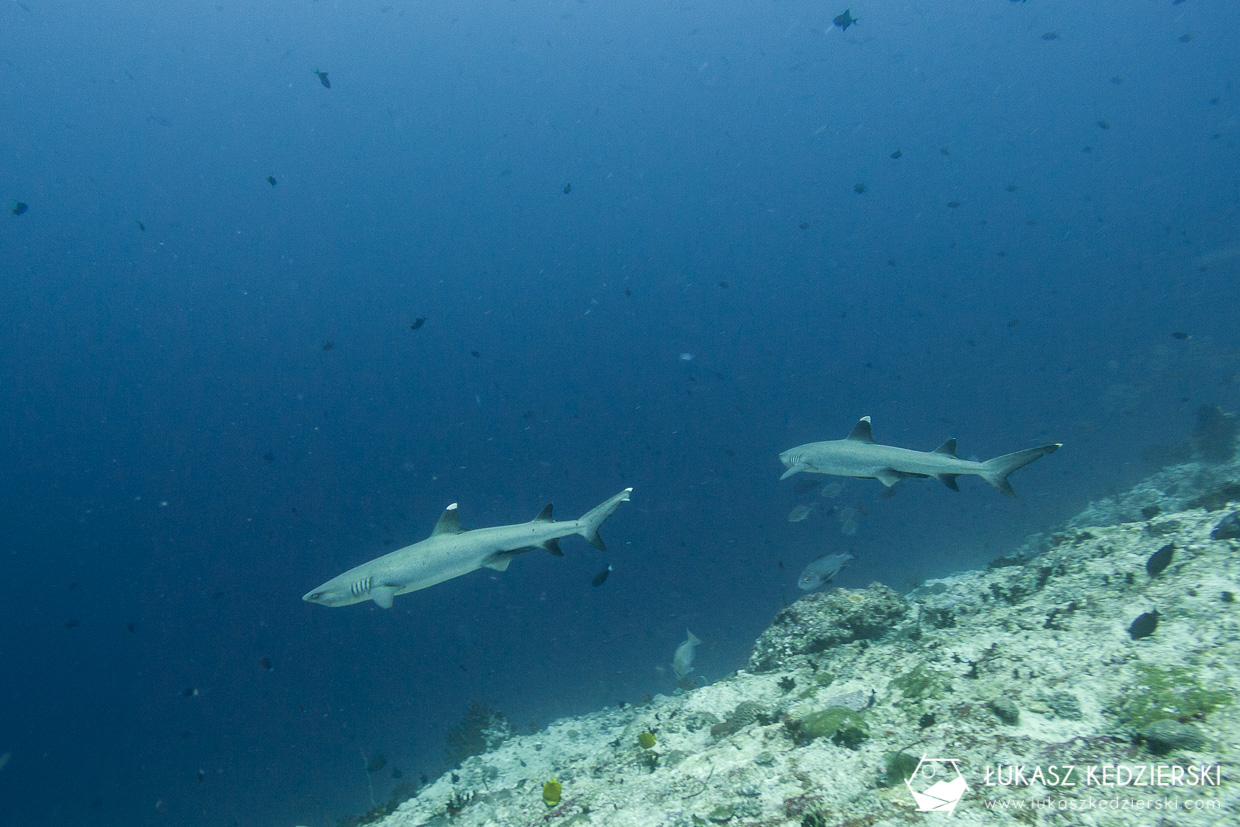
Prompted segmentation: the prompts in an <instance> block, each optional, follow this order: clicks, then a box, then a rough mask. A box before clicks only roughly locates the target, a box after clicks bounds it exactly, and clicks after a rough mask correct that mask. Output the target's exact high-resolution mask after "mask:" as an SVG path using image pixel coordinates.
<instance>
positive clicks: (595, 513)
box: [577, 488, 633, 551]
mask: <svg viewBox="0 0 1240 827" xmlns="http://www.w3.org/2000/svg"><path fill="white" fill-rule="evenodd" d="M632 492H633V489H632V488H626V489H624V490H623V491H621V492H620V493H619V494H617V495H616V496H614V497H612V498H611V499H609V500H607V501H606V502H603V503H600V504H599V505H596V506H594V508H591V509H590V510H589V511H587V512H586V513H585V514H583V515H582V517H581V519H580V520H578V521H577V522H579V523H581V528H579V529H578V530H577V533H578V534H580V535H581V536H582V537H585V538H586V540H588V541H589V542H590V545H592V546H594V547H595V548H596V549H598V550H599V551H606V550H607V546H606V545H604V544H603V538H602V537H600V536H598V527H599V526H601V525H602V524H603V521H604V520H606V519H607V518H608V517H610V516H611V515H612V514H613V513H615V510H616V509H617V508H619V507H620V503H626V502H628V501H629V494H631V493H632Z"/></svg>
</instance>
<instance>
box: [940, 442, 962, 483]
mask: <svg viewBox="0 0 1240 827" xmlns="http://www.w3.org/2000/svg"><path fill="white" fill-rule="evenodd" d="M952 442H955V440H954V439H953V440H952ZM958 476H960V475H959V474H939V475H938V477H939V482H941V483H943V484H944V485H946V486H947V487H948V488H950V489H951V490H953V491H959V490H960V486H959V485H957V484H956V477H958Z"/></svg>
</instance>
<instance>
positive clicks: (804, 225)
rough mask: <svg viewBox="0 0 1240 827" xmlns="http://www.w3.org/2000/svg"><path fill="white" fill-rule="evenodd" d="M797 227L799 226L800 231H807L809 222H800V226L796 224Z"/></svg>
mask: <svg viewBox="0 0 1240 827" xmlns="http://www.w3.org/2000/svg"><path fill="white" fill-rule="evenodd" d="M797 226H799V227H800V228H801V229H802V230H808V229H809V222H808V221H802V222H801V223H800V224H798V225H797Z"/></svg>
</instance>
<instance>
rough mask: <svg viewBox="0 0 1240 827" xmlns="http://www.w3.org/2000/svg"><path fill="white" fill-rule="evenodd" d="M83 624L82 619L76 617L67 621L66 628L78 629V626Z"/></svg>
mask: <svg viewBox="0 0 1240 827" xmlns="http://www.w3.org/2000/svg"><path fill="white" fill-rule="evenodd" d="M81 625H82V621H80V620H78V619H77V618H76V617H75V618H72V619H70V620H66V621H65V628H66V629H76V628H77V627H79V626H81Z"/></svg>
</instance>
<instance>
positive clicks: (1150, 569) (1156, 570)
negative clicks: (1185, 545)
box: [1145, 543, 1175, 577]
mask: <svg viewBox="0 0 1240 827" xmlns="http://www.w3.org/2000/svg"><path fill="white" fill-rule="evenodd" d="M1173 554H1175V543H1167V545H1165V546H1163V547H1162V548H1160V549H1159V550H1158V551H1156V552H1154V553H1153V554H1151V555H1150V559H1148V560H1146V561H1145V571H1146V573H1147V574H1148V575H1149V576H1150V577H1157V576H1158V575H1160V574H1162V573H1163V571H1164V570H1165V569H1166V568H1167V566H1169V565H1171V556H1172V555H1173Z"/></svg>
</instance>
